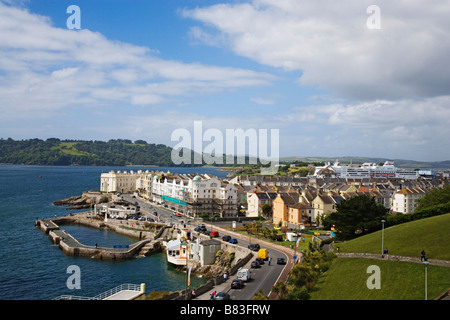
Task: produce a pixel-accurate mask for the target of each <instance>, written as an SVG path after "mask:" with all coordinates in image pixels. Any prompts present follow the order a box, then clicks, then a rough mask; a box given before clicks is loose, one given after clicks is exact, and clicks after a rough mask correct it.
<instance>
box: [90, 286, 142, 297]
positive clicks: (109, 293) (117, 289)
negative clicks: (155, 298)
mask: <svg viewBox="0 0 450 320" xmlns="http://www.w3.org/2000/svg"><path fill="white" fill-rule="evenodd" d="M124 290H128V291H136V292H140V291H141V286H140V285H138V284H129V283H126V284H121V285H120V286H117V287H115V288H112V289H110V290H108V291H106V292H103V293H100V294H99V295H96V296H95V297H94V298H93V300H104V299H106V298H108V297H110V296H112V295H114V294H116V293H117V292H120V291H124Z"/></svg>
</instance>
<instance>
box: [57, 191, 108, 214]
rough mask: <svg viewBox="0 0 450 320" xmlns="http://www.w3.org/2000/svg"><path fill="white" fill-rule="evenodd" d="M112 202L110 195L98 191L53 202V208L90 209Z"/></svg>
mask: <svg viewBox="0 0 450 320" xmlns="http://www.w3.org/2000/svg"><path fill="white" fill-rule="evenodd" d="M111 200H112V195H111V194H109V193H102V192H100V191H87V192H83V194H82V195H79V196H72V197H69V198H66V199H62V200H57V201H54V202H53V205H55V206H67V207H68V208H67V209H66V210H77V209H87V208H91V207H92V206H93V205H95V204H99V203H107V202H110V201H111Z"/></svg>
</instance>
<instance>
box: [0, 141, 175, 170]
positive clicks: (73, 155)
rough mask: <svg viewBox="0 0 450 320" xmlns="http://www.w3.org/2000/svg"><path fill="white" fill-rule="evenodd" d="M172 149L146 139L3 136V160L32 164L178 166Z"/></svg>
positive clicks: (0, 147) (0, 154)
mask: <svg viewBox="0 0 450 320" xmlns="http://www.w3.org/2000/svg"><path fill="white" fill-rule="evenodd" d="M171 152H172V148H170V147H168V146H165V145H162V144H150V143H147V142H146V141H143V140H137V141H135V142H134V143H133V142H132V141H131V140H126V139H117V140H109V141H108V142H105V141H85V140H60V139H57V138H50V139H47V140H41V139H29V140H13V139H11V138H9V139H6V140H4V139H0V163H8V164H30V165H87V166H90V165H94V166H95V165H97V166H100V165H107V166H125V165H157V166H175V164H174V163H173V162H172V160H171Z"/></svg>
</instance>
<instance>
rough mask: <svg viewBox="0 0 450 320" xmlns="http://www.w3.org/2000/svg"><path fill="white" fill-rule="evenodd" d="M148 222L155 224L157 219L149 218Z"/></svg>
mask: <svg viewBox="0 0 450 320" xmlns="http://www.w3.org/2000/svg"><path fill="white" fill-rule="evenodd" d="M147 221H148V222H155V219H153V218H150V217H148V218H147Z"/></svg>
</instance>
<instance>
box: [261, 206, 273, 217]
mask: <svg viewBox="0 0 450 320" xmlns="http://www.w3.org/2000/svg"><path fill="white" fill-rule="evenodd" d="M261 209H262V212H263V214H264V217H265V218H267V217H268V216H269V214H270V212H271V211H272V206H271V205H270V204H268V203H266V204H265V205H263V206H262V208H261Z"/></svg>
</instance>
